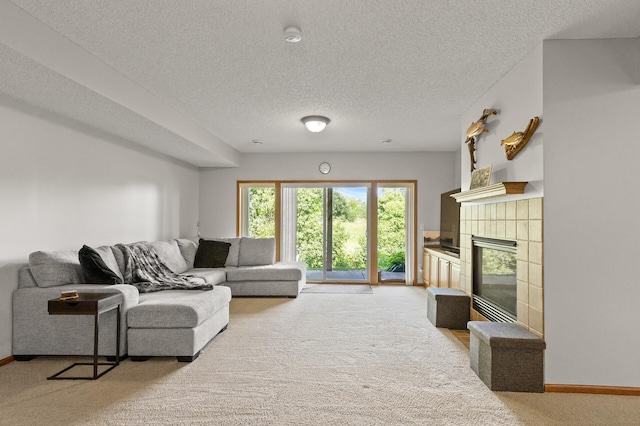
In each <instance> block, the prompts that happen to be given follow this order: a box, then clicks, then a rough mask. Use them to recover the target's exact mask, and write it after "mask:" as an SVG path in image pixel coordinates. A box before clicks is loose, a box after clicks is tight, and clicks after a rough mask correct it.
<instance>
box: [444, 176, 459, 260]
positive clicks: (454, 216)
mask: <svg viewBox="0 0 640 426" xmlns="http://www.w3.org/2000/svg"><path fill="white" fill-rule="evenodd" d="M458 192H460V188H458V189H453V190H451V191H448V192H445V193H443V194H442V195H440V247H441V248H442V249H443V250H448V251H451V252H454V253H460V203H458V202H457V201H456V200H455V199H454V198H452V197H451V194H455V193H458Z"/></svg>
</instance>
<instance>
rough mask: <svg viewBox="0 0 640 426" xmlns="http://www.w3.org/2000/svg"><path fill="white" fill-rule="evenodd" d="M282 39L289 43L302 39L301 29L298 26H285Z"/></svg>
mask: <svg viewBox="0 0 640 426" xmlns="http://www.w3.org/2000/svg"><path fill="white" fill-rule="evenodd" d="M284 39H285V41H288V42H289V43H297V42H299V41H300V40H302V31H300V29H298V27H287V28H286V29H285V30H284Z"/></svg>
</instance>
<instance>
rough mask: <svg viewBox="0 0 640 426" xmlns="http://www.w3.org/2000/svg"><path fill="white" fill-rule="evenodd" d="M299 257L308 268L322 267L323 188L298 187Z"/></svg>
mask: <svg viewBox="0 0 640 426" xmlns="http://www.w3.org/2000/svg"><path fill="white" fill-rule="evenodd" d="M296 239H297V245H298V256H299V259H300V260H301V261H303V262H306V263H307V268H308V269H316V270H317V269H322V189H320V188H299V189H298V220H297V228H296Z"/></svg>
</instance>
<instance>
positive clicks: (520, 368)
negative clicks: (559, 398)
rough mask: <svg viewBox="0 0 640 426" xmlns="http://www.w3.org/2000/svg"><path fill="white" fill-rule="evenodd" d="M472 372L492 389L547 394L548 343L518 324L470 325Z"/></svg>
mask: <svg viewBox="0 0 640 426" xmlns="http://www.w3.org/2000/svg"><path fill="white" fill-rule="evenodd" d="M469 331H470V332H471V336H470V337H471V343H470V349H469V357H470V362H471V369H472V370H473V371H474V372H475V373H476V374H477V375H478V377H480V379H481V380H482V381H483V382H484V384H485V385H487V386H488V387H489V389H491V390H494V391H509V392H544V371H543V351H544V349H545V347H546V344H545V342H544V341H543V340H542V339H540V338H539V337H538V336H536V335H535V334H533V333H531V332H530V331H528V330H525V329H524V328H523V327H520V326H519V325H518V324H508V323H501V322H485V321H471V322H469Z"/></svg>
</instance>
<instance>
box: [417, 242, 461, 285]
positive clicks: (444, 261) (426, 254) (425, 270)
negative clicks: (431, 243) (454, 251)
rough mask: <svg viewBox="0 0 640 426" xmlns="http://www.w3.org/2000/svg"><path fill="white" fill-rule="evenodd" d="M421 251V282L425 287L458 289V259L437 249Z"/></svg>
mask: <svg viewBox="0 0 640 426" xmlns="http://www.w3.org/2000/svg"><path fill="white" fill-rule="evenodd" d="M422 250H423V253H422V282H423V283H424V285H425V287H445V288H460V258H459V257H457V256H453V255H451V254H449V253H447V252H446V251H444V250H442V249H439V248H423V249H422Z"/></svg>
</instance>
